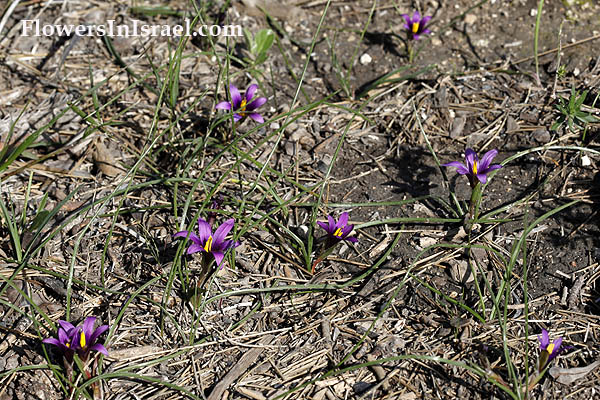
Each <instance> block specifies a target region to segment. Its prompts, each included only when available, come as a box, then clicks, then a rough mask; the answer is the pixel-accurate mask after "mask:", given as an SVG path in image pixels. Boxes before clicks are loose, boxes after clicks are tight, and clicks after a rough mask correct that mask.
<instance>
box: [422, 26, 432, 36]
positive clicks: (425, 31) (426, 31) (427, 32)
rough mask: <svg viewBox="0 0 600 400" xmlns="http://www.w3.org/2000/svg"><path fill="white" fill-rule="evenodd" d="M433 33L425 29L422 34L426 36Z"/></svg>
mask: <svg viewBox="0 0 600 400" xmlns="http://www.w3.org/2000/svg"><path fill="white" fill-rule="evenodd" d="M430 33H431V31H430V30H429V29H427V28H425V29H423V32H421V34H423V35H425V34H430Z"/></svg>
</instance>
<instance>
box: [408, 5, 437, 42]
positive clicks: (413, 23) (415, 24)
mask: <svg viewBox="0 0 600 400" xmlns="http://www.w3.org/2000/svg"><path fill="white" fill-rule="evenodd" d="M402 17H404V21H406V23H405V24H404V29H406V30H407V31H408V34H409V35H410V38H411V39H414V40H419V37H420V36H421V35H424V34H427V33H431V31H430V30H429V29H427V28H425V25H427V23H428V22H429V20H430V19H431V17H430V16H428V17H423V18H421V14H419V12H418V11H415V13H414V14H413V16H412V18H410V17H409V16H408V14H402Z"/></svg>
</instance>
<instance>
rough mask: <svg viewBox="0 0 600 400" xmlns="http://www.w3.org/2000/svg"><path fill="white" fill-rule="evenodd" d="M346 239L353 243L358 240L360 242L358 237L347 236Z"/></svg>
mask: <svg viewBox="0 0 600 400" xmlns="http://www.w3.org/2000/svg"><path fill="white" fill-rule="evenodd" d="M344 240H347V241H349V242H352V243H356V242H358V239H357V238H355V237H347V238H345V239H344Z"/></svg>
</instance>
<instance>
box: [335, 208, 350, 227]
mask: <svg viewBox="0 0 600 400" xmlns="http://www.w3.org/2000/svg"><path fill="white" fill-rule="evenodd" d="M346 224H348V213H347V212H345V213H342V215H340V219H339V220H338V223H337V224H336V227H338V228H341V227H344V226H346Z"/></svg>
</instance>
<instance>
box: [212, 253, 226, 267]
mask: <svg viewBox="0 0 600 400" xmlns="http://www.w3.org/2000/svg"><path fill="white" fill-rule="evenodd" d="M212 255H213V256H214V257H215V261H216V262H217V265H218V266H219V268H222V267H221V261H223V257H225V255H224V254H223V253H222V252H220V251H213V252H212Z"/></svg>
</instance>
